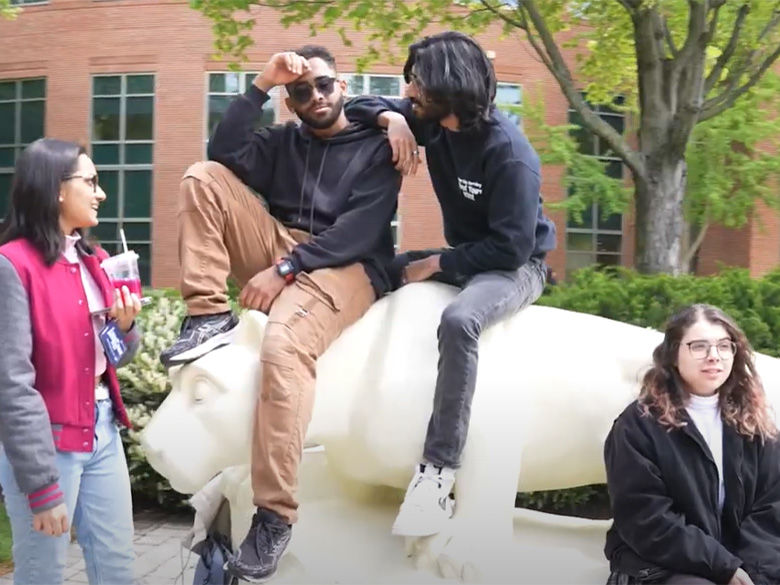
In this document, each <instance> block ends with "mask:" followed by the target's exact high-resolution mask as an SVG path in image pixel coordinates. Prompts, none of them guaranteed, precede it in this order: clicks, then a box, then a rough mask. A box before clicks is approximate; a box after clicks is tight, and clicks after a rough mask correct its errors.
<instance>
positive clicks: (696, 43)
mask: <svg viewBox="0 0 780 585" xmlns="http://www.w3.org/2000/svg"><path fill="white" fill-rule="evenodd" d="M688 5H689V7H690V9H689V12H688V36H687V37H686V38H685V43H684V44H683V46H682V48H681V49H680V53H679V55H678V57H677V58H676V59H675V68H677V69H684V68H686V67H688V65H689V64H690V61H691V60H692V59H693V58H694V57H696V54H697V53H698V51H699V49H700V47H701V43H702V40H705V39H704V38H703V37H704V34H705V31H706V30H707V8H706V6H705V4H704V2H702V1H701V0H688Z"/></svg>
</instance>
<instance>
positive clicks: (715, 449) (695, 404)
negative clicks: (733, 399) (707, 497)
mask: <svg viewBox="0 0 780 585" xmlns="http://www.w3.org/2000/svg"><path fill="white" fill-rule="evenodd" d="M685 410H687V411H688V414H689V415H690V417H691V419H692V420H693V423H694V424H695V425H696V428H697V429H698V431H699V433H700V434H701V436H702V437H704V441H705V442H706V443H707V446H708V447H709V448H710V453H712V458H713V459H714V460H715V465H716V467H717V468H718V480H719V481H718V484H719V488H718V510H721V511H722V510H723V502H724V500H725V499H726V488H725V486H724V484H723V420H722V419H721V418H720V405H719V404H718V394H717V393H716V394H713V395H712V396H697V395H696V394H691V395H690V396H689V400H688V404H686V405H685Z"/></svg>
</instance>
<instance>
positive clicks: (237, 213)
mask: <svg viewBox="0 0 780 585" xmlns="http://www.w3.org/2000/svg"><path fill="white" fill-rule="evenodd" d="M278 85H284V86H285V87H286V89H287V93H288V95H289V97H288V98H287V99H286V100H285V101H286V104H287V107H288V108H289V109H290V110H291V111H292V112H294V113H295V114H297V116H298V118H299V119H300V120H301V122H302V123H301V124H300V125H298V124H296V123H293V122H290V123H287V124H284V125H277V126H271V127H264V128H260V129H259V130H258V129H256V128H257V126H258V122H259V121H260V117H261V114H262V109H263V106H264V104H265V103H266V102H267V101H268V100H269V99H270V97H269V92H270V90H271V89H272V88H273V87H275V86H278ZM345 90H346V84H345V82H343V81H339V80H337V74H336V70H335V61H334V59H333V57H332V56H331V54H330V53H329V52H328V51H327V50H326V49H324V48H323V47H317V46H306V47H303V48H302V49H298V50H296V51H294V52H286V53H278V54H276V55H274V56H273V57H271V59H270V60H269V61H268V63H267V64H266V66H265V68H264V70H263V72H262V73H261V74H260V75H258V76H257V77H256V78H255V80H254V82H253V85H252V86H251V87H250V88H249V90H248V91H247V92H246V94H244V95H242V96H239V97H237V98H236V99H235V100H234V101H233V102H232V103H231V105H230V106H229V107H228V109H227V111H226V112H225V115H224V118H223V119H222V121H221V122H220V123H219V124H218V126H217V127H216V130H215V131H214V134H213V136H212V137H211V140H210V142H209V146H208V154H209V158H210V159H211V160H210V161H209V162H203V163H197V164H195V165H193V166H192V167H190V168H189V169H188V170H187V172H186V173H185V175H184V179H183V181H182V187H181V199H180V208H179V215H178V227H179V256H180V261H181V291H182V296H183V297H184V300H185V301H186V303H187V310H188V316H187V318H186V319H185V321H184V323H183V324H182V330H181V334H180V336H179V339H178V341H176V343H175V344H174V345H173V346H172V347H171V348H169V349H167V350H165V351H164V352H163V354H162V355H161V360H162V361H163V363H164V364H165V365H166V366H174V365H177V364H186V363H187V362H190V361H192V360H194V359H196V358H198V357H200V356H202V355H203V354H205V353H206V352H208V351H211V350H212V349H214V348H216V347H219V346H221V345H224V344H226V343H228V342H229V340H230V338H231V336H232V334H233V333H234V330H235V326H236V324H237V320H236V318H235V316H234V315H233V314H232V313H231V311H230V305H229V304H228V296H227V287H226V279H227V277H228V275H229V274H230V275H232V276H233V277H234V278H235V280H236V281H237V282H238V284H239V285H240V286H241V287H242V289H241V295H240V297H239V303H240V304H241V305H242V306H244V307H246V308H249V309H258V310H261V311H263V312H265V313H268V324H267V326H266V330H265V335H264V338H263V343H262V347H261V348H260V361H261V369H262V374H261V376H260V380H259V384H260V388H259V392H258V408H257V412H256V415H255V423H254V435H253V449H252V490H253V494H254V504H255V505H256V506H257V513H256V514H255V516H254V518H253V519H252V525H251V528H250V530H249V534H248V535H247V537H246V539H245V540H244V542H243V543H242V544H241V546H240V548H239V550H238V552H237V554H236V555H235V556H234V557H232V558H231V559H230V560H229V561H228V565H227V566H228V569H229V570H230V571H231V573H233V574H234V575H235V576H237V577H239V578H240V579H243V580H250V581H260V580H266V579H268V578H270V577H271V576H272V575H273V574H274V573H275V571H276V568H277V564H278V562H279V559H280V557H281V555H282V553H283V552H284V550H285V548H286V547H287V544H288V542H289V540H290V536H291V525H292V524H293V523H295V521H296V520H297V508H298V502H297V501H296V497H295V493H296V490H297V482H298V465H299V463H300V458H301V453H302V448H303V438H304V435H305V433H306V428H307V426H308V424H309V421H310V419H311V413H312V408H313V404H314V387H315V368H316V360H317V358H318V357H319V356H320V355H322V354H323V353H324V351H325V350H326V349H327V348H328V346H329V345H330V344H331V342H333V340H334V339H336V337H338V336H339V334H340V333H341V331H343V330H344V329H345V328H346V327H348V326H349V325H351V324H352V323H354V322H355V321H357V319H359V318H360V317H361V316H362V315H363V314H364V313H365V312H366V310H368V308H369V306H370V305H371V304H372V303H373V302H374V301H375V300H376V299H377V298H378V297H380V296H381V295H382V294H384V293H385V292H386V291H387V290H388V289H389V288H390V279H389V277H388V274H387V272H386V266H387V265H388V264H389V263H390V262H391V261H392V258H393V237H392V231H391V228H390V222H391V220H392V218H393V215H394V214H395V209H396V204H397V198H398V190H399V188H400V184H401V177H400V174H399V173H398V171H396V170H395V168H394V167H393V164H392V161H391V151H390V146H389V144H388V142H387V140H386V138H385V136H384V135H383V134H382V133H381V132H380V131H379V130H377V129H374V128H370V127H367V126H361V125H359V124H349V123H348V121H347V119H346V117H345V115H344V110H343V105H344V94H345ZM249 187H251V188H252V189H253V190H254V191H256V192H257V193H260V194H261V195H262V197H263V198H264V199H265V200H266V202H267V204H268V209H267V210H266V209H265V208H264V206H263V205H262V204H261V202H260V200H259V199H258V198H257V197H256V196H255V195H254V194H253V193H252V191H250V189H249Z"/></svg>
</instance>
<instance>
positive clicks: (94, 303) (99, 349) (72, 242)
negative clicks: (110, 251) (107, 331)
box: [62, 234, 109, 400]
mask: <svg viewBox="0 0 780 585" xmlns="http://www.w3.org/2000/svg"><path fill="white" fill-rule="evenodd" d="M80 239H81V236H80V235H78V234H74V235H72V236H65V250H64V251H63V253H62V255H63V256H65V259H66V260H67V261H68V262H70V263H71V264H78V265H79V272H80V273H81V284H82V286H83V287H84V293H85V294H86V296H87V306H88V307H89V311H90V312H94V311H97V310H100V309H105V308H106V303H105V301H104V300H103V294H102V293H101V291H100V287H98V285H97V283H96V282H95V279H94V278H92V275H91V274H90V273H89V270H87V267H86V266H85V265H84V262H82V260H81V256H80V255H79V253H78V250H76V242H78V241H79V240H80ZM105 324H106V317H105V315H94V316H93V317H92V330H93V332H94V337H95V377H98V376H102V375H103V373H104V372H105V371H106V354H105V353H104V352H103V345H102V344H101V343H100V337H99V336H98V333H99V332H100V330H101V329H102V327H103V325H105ZM108 397H109V395H108V388H107V387H106V386H105V384H98V385H97V386H95V400H104V399H106V398H108Z"/></svg>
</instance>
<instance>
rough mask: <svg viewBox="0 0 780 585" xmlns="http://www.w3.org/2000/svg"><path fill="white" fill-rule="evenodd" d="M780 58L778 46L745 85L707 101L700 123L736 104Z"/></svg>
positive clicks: (727, 90)
mask: <svg viewBox="0 0 780 585" xmlns="http://www.w3.org/2000/svg"><path fill="white" fill-rule="evenodd" d="M778 57H780V46H778V47H777V48H776V49H775V50H774V51H773V52H772V53H771V54H770V55H769V56H768V57H767V58H766V59H764V62H763V63H761V65H760V66H759V67H758V68H756V70H755V71H753V73H752V74H751V75H750V78H749V79H748V80H747V81H746V82H745V83H744V84H743V85H741V86H739V87H735V86H733V85H730V86H729V88H728V89H726V91H724V92H723V93H722V94H720V95H718V96H716V97H714V98H712V99H710V100H707V101H706V102H705V103H704V106H703V107H702V111H701V114H700V115H699V121H700V122H703V121H704V120H709V119H710V118H714V117H715V116H717V115H718V114H720V113H722V112H723V111H725V110H727V109H729V108H730V107H731V106H733V105H734V102H736V101H737V99H739V97H740V96H742V95H743V94H744V93H745V92H747V91H748V90H749V89H750V88H751V87H753V86H754V85H755V84H756V83H758V82H759V80H760V79H761V77H763V75H764V73H766V71H767V70H768V69H769V68H770V67H771V66H772V65H773V64H774V62H775V61H777V58H778Z"/></svg>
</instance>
